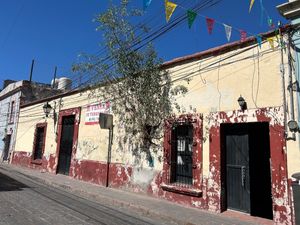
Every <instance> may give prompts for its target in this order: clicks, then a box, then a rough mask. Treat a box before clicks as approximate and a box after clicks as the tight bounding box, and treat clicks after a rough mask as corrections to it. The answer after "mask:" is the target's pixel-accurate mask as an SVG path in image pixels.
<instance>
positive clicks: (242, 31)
mask: <svg viewBox="0 0 300 225" xmlns="http://www.w3.org/2000/svg"><path fill="white" fill-rule="evenodd" d="M240 33H241V41H245V40H246V38H247V32H246V31H244V30H240Z"/></svg>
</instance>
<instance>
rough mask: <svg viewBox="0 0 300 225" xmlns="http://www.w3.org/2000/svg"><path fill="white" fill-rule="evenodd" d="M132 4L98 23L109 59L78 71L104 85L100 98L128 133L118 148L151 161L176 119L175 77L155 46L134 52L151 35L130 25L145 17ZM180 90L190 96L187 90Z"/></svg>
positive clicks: (90, 61) (90, 58)
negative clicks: (142, 36)
mask: <svg viewBox="0 0 300 225" xmlns="http://www.w3.org/2000/svg"><path fill="white" fill-rule="evenodd" d="M128 4H129V3H128V0H122V1H121V4H120V5H119V6H116V5H113V4H112V3H111V6H110V7H109V9H108V10H106V11H105V12H104V13H102V14H100V15H98V16H97V17H96V19H95V21H96V22H97V23H99V26H98V28H97V29H98V30H99V31H101V32H102V33H103V39H104V40H103V43H104V46H105V48H106V50H107V55H106V58H99V57H93V56H88V57H87V60H86V61H85V62H83V63H80V64H77V65H75V66H74V67H73V70H74V71H76V72H81V73H87V72H88V73H91V74H94V75H95V76H94V77H95V80H96V81H97V82H98V83H99V89H98V90H100V91H97V93H98V94H100V95H101V98H102V99H106V100H107V99H109V100H110V101H111V102H112V111H113V114H114V115H115V116H116V117H117V118H118V121H119V122H120V124H122V127H123V129H124V138H122V140H120V141H119V146H120V147H121V148H122V146H123V145H124V144H126V143H130V144H131V146H132V147H131V149H132V152H133V154H134V155H135V156H137V157H140V153H142V152H144V153H146V156H147V158H148V160H149V161H151V151H150V149H151V148H152V151H153V149H155V146H157V147H158V146H159V142H158V140H161V137H162V136H161V135H162V127H163V121H164V119H165V118H167V117H168V116H169V115H170V114H171V113H172V94H171V93H174V91H173V92H172V91H171V79H170V75H169V74H168V72H167V71H165V70H163V69H162V67H161V63H162V60H161V59H159V58H158V56H157V54H156V52H155V50H154V47H153V45H152V44H151V43H149V44H148V45H147V47H145V48H144V49H139V50H135V49H134V47H133V46H134V45H135V44H138V43H139V42H140V41H141V40H140V39H139V37H138V35H137V33H138V32H141V33H143V32H146V29H145V27H141V26H140V27H137V26H134V25H133V24H132V23H131V22H130V21H132V18H133V17H135V16H140V15H141V13H140V12H139V11H138V10H129V9H128ZM103 84H104V85H103ZM180 89H181V90H183V92H185V91H186V89H185V88H184V87H183V88H180ZM93 90H95V89H94V87H93ZM176 90H177V91H178V87H176ZM177 91H176V92H177ZM94 93H96V91H95V92H94ZM157 144H158V145H157ZM153 147H154V148H153ZM157 149H159V148H157ZM157 149H156V150H157Z"/></svg>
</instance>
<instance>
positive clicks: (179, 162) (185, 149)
mask: <svg viewBox="0 0 300 225" xmlns="http://www.w3.org/2000/svg"><path fill="white" fill-rule="evenodd" d="M170 163H171V165H170V166H171V171H170V172H171V174H170V183H174V184H178V185H180V184H183V185H193V126H192V125H191V124H183V125H177V126H174V127H173V129H172V136H171V162H170Z"/></svg>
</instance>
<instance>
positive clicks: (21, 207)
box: [0, 173, 172, 225]
mask: <svg viewBox="0 0 300 225" xmlns="http://www.w3.org/2000/svg"><path fill="white" fill-rule="evenodd" d="M0 202H1V203H0V204H1V207H0V224H14V225H27V224H28V225H29V224H30V225H31V224H32V225H40V224H124V225H125V224H126V225H127V224H145V225H146V224H149V225H150V224H172V223H167V222H164V221H161V220H160V219H157V218H148V217H146V216H143V215H139V214H137V213H136V212H132V211H130V210H129V209H124V208H120V207H119V208H117V207H116V206H114V207H113V208H112V207H109V206H107V205H106V204H105V203H103V204H102V203H99V202H98V203H96V202H93V201H91V200H88V199H85V198H82V197H80V196H76V195H74V194H70V193H68V192H67V191H64V190H59V189H54V188H51V187H47V186H46V185H43V184H41V183H38V182H37V181H34V180H32V179H30V178H28V177H27V178H25V177H22V176H20V175H16V174H13V173H11V174H10V176H7V175H4V174H3V173H0Z"/></svg>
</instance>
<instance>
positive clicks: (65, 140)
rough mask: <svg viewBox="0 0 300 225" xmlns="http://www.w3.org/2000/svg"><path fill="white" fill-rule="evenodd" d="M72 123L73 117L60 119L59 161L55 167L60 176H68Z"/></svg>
mask: <svg viewBox="0 0 300 225" xmlns="http://www.w3.org/2000/svg"><path fill="white" fill-rule="evenodd" d="M74 122H75V116H73V115H72V116H64V117H63V118H62V129H61V137H60V146H59V159H58V167H57V173H60V174H65V175H68V174H69V170H70V164H71V157H72V147H73V136H74Z"/></svg>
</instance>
